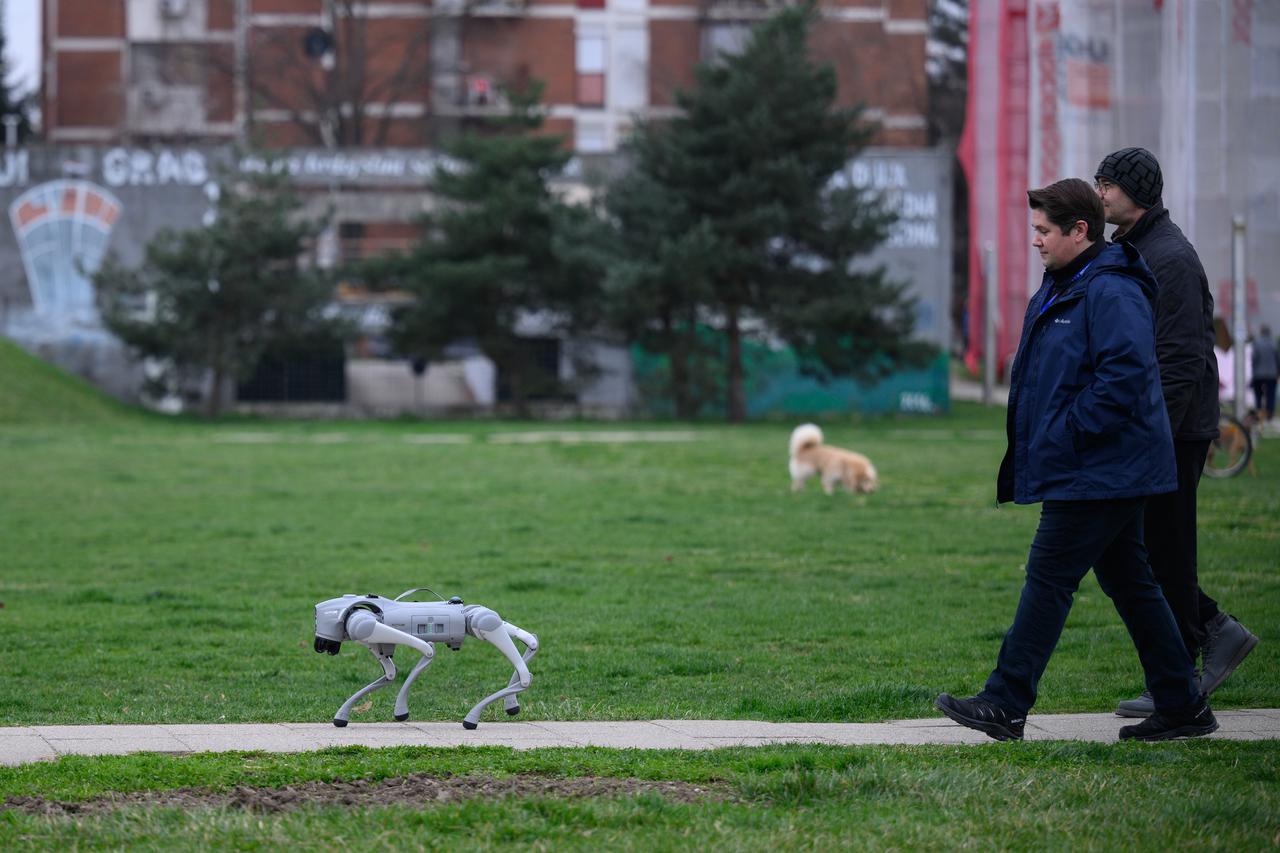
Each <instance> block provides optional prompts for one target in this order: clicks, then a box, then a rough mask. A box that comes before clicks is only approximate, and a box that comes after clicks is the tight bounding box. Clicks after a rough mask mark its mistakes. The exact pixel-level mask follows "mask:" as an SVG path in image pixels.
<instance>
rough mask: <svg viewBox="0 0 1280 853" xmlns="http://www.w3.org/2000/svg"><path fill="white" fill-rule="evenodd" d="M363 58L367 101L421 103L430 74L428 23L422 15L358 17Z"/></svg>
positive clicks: (355, 23)
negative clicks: (362, 44) (410, 17)
mask: <svg viewBox="0 0 1280 853" xmlns="http://www.w3.org/2000/svg"><path fill="white" fill-rule="evenodd" d="M353 26H354V27H355V28H357V29H362V30H363V33H364V36H363V41H364V45H365V55H366V57H367V58H366V60H365V63H364V66H365V92H366V97H368V98H369V99H370V100H373V101H378V102H384V101H399V102H411V103H420V104H425V103H426V102H427V96H428V92H429V87H428V85H427V81H428V80H429V79H430V75H431V31H430V24H429V22H428V21H427V20H425V19H422V18H413V19H405V18H399V19H397V18H373V19H370V20H368V21H363V20H358V21H355V22H353Z"/></svg>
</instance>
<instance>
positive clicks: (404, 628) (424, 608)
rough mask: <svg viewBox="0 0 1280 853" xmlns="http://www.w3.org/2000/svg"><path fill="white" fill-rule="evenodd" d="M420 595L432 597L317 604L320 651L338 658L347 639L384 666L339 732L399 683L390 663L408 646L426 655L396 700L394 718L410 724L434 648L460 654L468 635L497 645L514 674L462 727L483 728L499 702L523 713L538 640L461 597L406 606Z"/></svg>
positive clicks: (344, 713)
mask: <svg viewBox="0 0 1280 853" xmlns="http://www.w3.org/2000/svg"><path fill="white" fill-rule="evenodd" d="M419 590H427V592H431V590H430V589H428V588H427V587H417V588H415V589H410V590H405V591H404V592H402V593H400V594H399V595H397V596H396V597H395V598H380V597H379V596H376V595H372V594H370V595H344V596H342V597H341V598H331V599H329V600H328V601H322V602H320V603H319V604H317V605H316V642H315V650H316V651H317V652H328V653H329V654H331V655H336V654H337V653H338V651H339V649H341V647H342V641H343V640H355V641H356V642H357V643H360V644H361V645H362V646H365V647H366V648H368V649H369V651H371V652H372V653H373V656H374V657H375V658H377V659H378V663H380V664H382V672H383V676H382V678H379V679H378V680H377V681H374V682H373V683H372V684H369V685H367V686H365V687H363V688H361V689H360V690H357V691H356V692H355V694H354V695H353V696H352V697H351V698H350V699H348V700H347V701H346V702H343V703H342V707H341V708H339V709H338V713H337V714H336V715H335V716H334V718H333V724H334V725H335V726H338V727H339V728H341V727H342V726H345V725H346V724H347V722H348V721H349V720H350V718H351V708H352V707H353V706H354V705H355V704H356V702H358V701H360V699H361V698H362V697H364V696H366V695H368V694H370V693H372V692H373V691H375V690H378V689H380V688H383V687H386V686H387V685H388V684H391V683H392V682H393V681H395V678H396V665H395V664H394V663H392V661H391V655H392V654H393V653H394V652H395V647H396V646H410V647H412V648H414V649H417V650H418V651H419V652H421V653H422V659H421V660H419V661H418V663H417V665H415V666H414V668H413V669H412V670H411V671H410V672H409V676H408V677H407V678H406V679H405V680H404V685H403V686H402V687H401V688H400V693H399V695H397V696H396V710H395V715H396V719H397V720H407V719H409V685H410V684H413V681H414V679H416V678H417V677H418V676H419V675H421V674H422V671H423V670H424V669H426V668H427V667H428V666H429V665H430V664H431V661H432V659H433V658H434V657H435V654H436V649H435V644H436V643H444V644H445V645H446V646H448V647H449V648H451V649H453V650H454V651H457V650H458V649H460V648H462V641H463V640H464V639H465V638H466V635H467V634H470V635H471V636H473V637H475V638H477V639H480V640H484V641H485V642H488V643H492V644H493V645H495V646H497V647H498V651H500V652H502V654H503V655H504V656H506V658H507V660H509V661H511V665H512V666H514V667H515V668H516V671H515V674H513V675H512V676H511V681H509V682H508V683H507V686H506V687H504V688H503V689H502V690H499V691H498V692H497V693H494V694H492V695H490V696H486V697H485V698H484V699H483V700H481V702H480V703H479V704H478V705H476V706H475V707H474V708H472V709H471V710H470V711H469V712H468V713H467V716H466V717H465V718H464V719H463V720H462V725H463V727H464V728H468V729H474V728H475V727H476V726H478V725H480V713H481V712H482V711H484V709H485V708H486V707H487V706H488V705H490V704H491V703H493V702H496V701H498V700H499V699H505V700H506V701H505V702H504V703H503V704H504V706H505V707H506V709H507V713H508V714H511V715H515V714H518V713H520V704H519V701H518V700H517V699H516V694H518V693H521V692H523V691H524V690H527V689H528V687H529V683H530V682H531V681H532V680H533V676H531V675H530V674H529V666H528V664H529V661H530V660H531V659H532V658H533V656H534V655H535V654H537V652H538V638H537V637H536V636H534V635H533V634H530V633H529V632H528V631H525V630H522V629H520V628H517V627H516V626H515V625H512V624H511V623H509V622H503V621H502V617H501V616H499V615H498V614H497V613H494V612H493V611H492V610H490V609H489V608H487V607H481V606H480V605H478V604H466V605H464V604H463V603H462V599H461V598H458V597H457V596H454V597H453V598H451V599H449V600H448V601H445V600H444V599H441V600H440V601H438V602H437V601H432V602H426V601H402V599H403V598H404V597H405V596H406V595H410V594H412V593H415V592H418V591H419ZM513 638H514V639H516V640H519V641H520V642H521V643H523V644H524V646H525V652H524V656H523V657H522V656H521V655H520V652H519V651H517V649H516V645H515V643H514V642H513Z"/></svg>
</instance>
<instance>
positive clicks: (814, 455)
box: [789, 424, 879, 494]
mask: <svg viewBox="0 0 1280 853" xmlns="http://www.w3.org/2000/svg"><path fill="white" fill-rule="evenodd" d="M789 467H790V470H791V491H793V492H798V491H800V490H801V489H803V488H804V484H805V482H806V481H808V479H809V478H810V477H812V476H813V475H815V474H817V475H819V476H820V477H821V478H822V491H824V492H826V493H827V494H832V493H833V492H835V488H836V484H837V483H840V484H842V485H843V486H844V487H845V489H847V490H848V491H850V492H853V493H855V494H856V493H858V492H862V493H863V494H866V493H869V492H874V491H875V490H876V487H877V486H878V485H879V479H878V478H877V476H876V469H875V466H874V465H872V464H871V460H870V459H868V458H867V457H865V456H863V455H862V454H861V453H854V452H853V451H851V450H843V449H841V448H839V447H831V446H829V445H826V444H823V443H822V430H820V429H818V427H817V426H816V425H814V424H801V425H800V426H798V427H796V428H795V429H794V430H792V431H791V464H790V466H789Z"/></svg>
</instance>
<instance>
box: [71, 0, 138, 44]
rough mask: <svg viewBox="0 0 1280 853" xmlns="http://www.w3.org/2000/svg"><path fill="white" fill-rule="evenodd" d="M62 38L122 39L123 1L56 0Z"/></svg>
mask: <svg viewBox="0 0 1280 853" xmlns="http://www.w3.org/2000/svg"><path fill="white" fill-rule="evenodd" d="M57 33H58V35H59V36H62V37H74V38H123V37H124V0H105V2H104V0H58V30H57Z"/></svg>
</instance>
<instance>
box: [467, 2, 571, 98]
mask: <svg viewBox="0 0 1280 853" xmlns="http://www.w3.org/2000/svg"><path fill="white" fill-rule="evenodd" d="M576 50H577V42H576V40H575V37H574V32H573V21H572V20H570V19H568V18H561V19H551V18H472V19H469V20H467V21H465V22H464V23H463V25H462V57H463V59H464V60H465V61H466V63H467V65H468V66H469V67H470V68H471V70H472V72H473V73H478V74H490V75H492V76H493V77H494V78H495V79H496V80H497V81H498V82H503V83H515V84H522V83H525V82H528V81H529V80H541V81H542V82H543V83H544V84H545V88H544V89H543V92H542V100H543V102H544V103H547V104H572V103H574V101H575V99H576V97H577V95H576V88H575V83H576V80H577V72H576V69H575V65H574V55H575V52H576Z"/></svg>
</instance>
